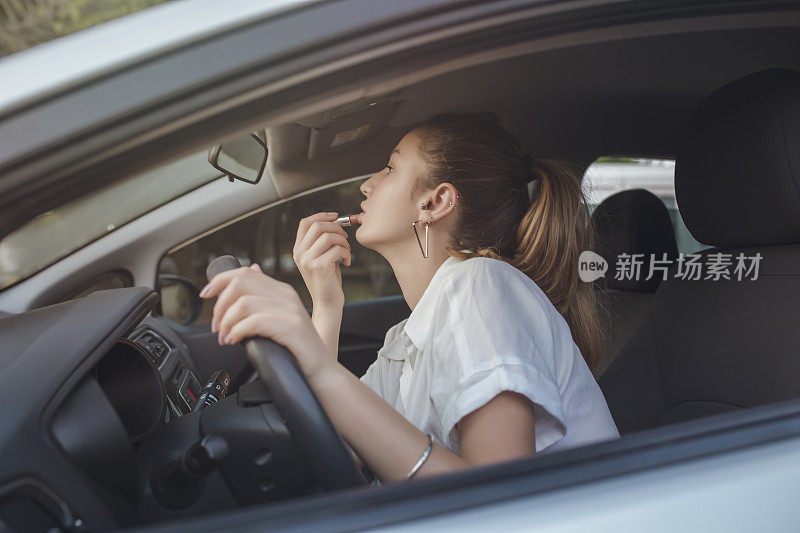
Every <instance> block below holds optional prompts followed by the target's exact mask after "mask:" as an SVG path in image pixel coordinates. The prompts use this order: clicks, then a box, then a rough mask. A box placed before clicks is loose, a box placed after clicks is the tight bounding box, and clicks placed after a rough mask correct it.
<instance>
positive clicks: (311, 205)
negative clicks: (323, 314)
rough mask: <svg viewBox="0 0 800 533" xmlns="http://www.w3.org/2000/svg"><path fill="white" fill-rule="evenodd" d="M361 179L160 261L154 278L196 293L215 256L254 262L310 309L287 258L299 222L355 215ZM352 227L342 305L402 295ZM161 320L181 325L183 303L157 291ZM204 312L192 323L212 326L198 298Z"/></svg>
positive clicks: (208, 306)
mask: <svg viewBox="0 0 800 533" xmlns="http://www.w3.org/2000/svg"><path fill="white" fill-rule="evenodd" d="M365 179H366V178H359V179H356V180H351V181H348V182H345V183H340V184H338V185H334V186H332V187H328V188H325V189H321V190H317V191H315V192H312V193H309V194H306V195H304V196H300V197H297V198H294V199H291V200H288V201H286V202H283V203H280V204H277V205H274V206H271V207H269V208H267V209H264V210H262V211H260V212H258V213H255V214H253V215H250V216H248V217H246V218H244V219H242V220H239V221H237V222H234V223H233V224H230V225H228V226H226V227H223V228H221V229H219V230H217V231H214V232H213V233H211V234H209V235H206V236H204V237H202V238H200V239H198V240H196V241H194V242H191V243H189V244H187V245H185V246H183V247H181V248H179V249H177V250H173V251H171V252H169V253H167V255H165V256H164V257H163V259H162V260H161V264H160V265H159V275H161V276H163V275H179V276H182V277H184V278H188V279H190V280H191V281H192V282H193V283H194V284H196V286H197V288H198V289H199V288H200V287H202V286H203V285H205V284H206V275H205V270H206V266H207V265H208V263H209V262H210V261H211V260H213V259H214V258H215V257H218V256H221V255H226V254H230V255H233V256H235V257H237V258H238V259H239V261H240V262H241V263H242V265H249V264H251V263H253V262H257V263H259V264H260V265H261V268H262V269H263V270H264V272H265V273H266V274H268V275H269V276H271V277H273V278H275V279H279V280H281V281H284V282H286V283H289V284H291V285H292V286H293V287H294V288H295V290H297V292H298V294H299V295H300V298H301V299H302V301H303V303H304V304H305V305H306V307H311V296H310V295H309V294H308V290H307V289H306V286H305V283H304V282H303V278H302V277H301V276H300V271H299V270H298V269H297V265H295V262H294V259H293V258H292V249H293V247H294V241H295V237H296V236H297V226H298V224H299V223H300V219H302V218H304V217H307V216H309V215H311V214H314V213H317V212H320V211H338V212H339V213H340V214H350V213H358V212H360V211H361V208H360V207H359V204H360V203H361V201H362V200H363V199H364V195H363V194H361V191H360V190H359V186H360V185H361V183H363V182H364V181H365ZM355 230H356V228H355V227H350V228H345V231H347V232H348V234H349V235H350V238H349V239H348V240H349V242H350V246H351V254H352V259H353V260H352V263H351V265H352V266H349V267H346V266H344V265H342V264H341V261H340V262H339V265H340V268H341V272H342V289H343V290H344V295H345V302H356V301H360V300H368V299H372V298H378V297H381V296H392V295H397V294H401V292H400V286H399V285H398V284H397V280H396V279H395V277H394V272H393V271H392V269H391V266H390V265H389V263H387V262H386V260H385V259H384V258H383V257H382V256H381V255H379V254H378V253H377V252H374V251H372V250H369V249H367V248H365V247H363V246H361V245H360V244H359V243H358V241H357V240H356V239H355V236H354V233H355ZM161 298H162V309H163V310H164V314H165V316H167V317H168V318H171V319H173V320H175V321H176V322H183V317H185V316H187V314H188V310H186V309H182V306H184V305H188V303H181V302H179V301H174V302H173V301H170V295H169V294H168V293H166V292H165V293H162V295H161ZM202 305H203V308H202V310H201V311H200V312H199V314H198V316H197V318H195V320H194V321H193V322H192V323H193V324H195V325H200V324H208V323H210V322H211V311H212V308H213V302H209V301H207V300H203V302H202Z"/></svg>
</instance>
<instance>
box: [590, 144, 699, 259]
mask: <svg viewBox="0 0 800 533" xmlns="http://www.w3.org/2000/svg"><path fill="white" fill-rule="evenodd" d="M583 184H584V192H585V194H586V200H587V201H588V203H589V210H590V212H594V209H595V208H596V207H597V206H598V205H599V204H600V202H602V201H603V200H605V199H606V198H608V197H609V196H611V195H612V194H616V193H618V192H620V191H623V190H626V189H645V190H648V191H650V192H651V193H653V194H655V195H656V196H657V197H658V198H659V199H660V200H661V201H662V202H664V205H665V206H666V207H667V211H669V216H670V218H671V219H672V227H673V229H674V230H675V239H676V240H677V242H678V252H679V253H680V252H682V253H684V254H688V253H695V252H697V251H699V250H702V249H704V248H708V246H707V245H705V244H701V243H699V242H697V241H696V240H695V239H694V237H692V234H691V233H689V230H688V228H687V227H686V225H685V224H684V223H683V218H682V217H681V215H680V212H679V211H678V204H677V202H676V201H675V161H674V160H671V159H648V158H629V157H600V158H598V159H597V160H595V162H594V163H592V164H591V165H589V167H588V168H587V169H586V173H585V174H584V177H583Z"/></svg>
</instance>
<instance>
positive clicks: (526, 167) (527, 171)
mask: <svg viewBox="0 0 800 533" xmlns="http://www.w3.org/2000/svg"><path fill="white" fill-rule="evenodd" d="M520 163H521V165H522V174H523V177H524V178H525V182H526V183H530V182H532V181H533V180H535V179H536V176H534V175H533V157H531V154H529V153H527V152H526V153H525V154H524V155H523V156H522V159H521V160H520Z"/></svg>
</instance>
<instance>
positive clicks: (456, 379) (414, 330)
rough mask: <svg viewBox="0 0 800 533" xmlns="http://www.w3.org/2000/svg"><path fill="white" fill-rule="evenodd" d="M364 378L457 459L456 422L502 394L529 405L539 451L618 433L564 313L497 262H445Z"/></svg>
mask: <svg viewBox="0 0 800 533" xmlns="http://www.w3.org/2000/svg"><path fill="white" fill-rule="evenodd" d="M361 381H363V382H364V383H366V384H367V385H368V386H369V387H370V388H372V389H373V390H374V391H375V392H376V393H377V394H378V395H380V396H381V397H382V398H383V399H384V400H386V401H387V402H388V403H389V404H391V405H392V406H394V408H395V409H397V411H398V412H400V414H402V415H403V416H404V417H405V418H406V419H408V420H409V421H410V422H411V423H412V424H414V425H415V426H416V427H417V428H419V429H420V430H421V431H423V432H424V433H431V434H432V435H433V437H434V439H435V441H436V442H438V443H439V444H441V445H442V446H444V447H446V448H447V449H449V450H451V451H452V452H454V453H457V454H458V453H460V446H459V441H458V431H457V430H456V423H457V422H458V421H459V420H460V419H461V418H462V417H463V416H465V415H467V414H469V413H470V412H472V411H474V410H475V409H477V408H479V407H481V406H483V405H484V404H486V403H487V402H488V401H489V400H491V399H492V398H493V397H495V396H496V395H497V394H499V393H500V392H502V391H506V390H508V391H514V392H518V393H520V394H524V395H525V396H527V397H528V398H530V400H531V401H532V402H533V403H534V434H535V443H536V453H542V452H547V453H549V452H552V451H556V450H563V449H566V448H572V447H575V446H580V445H584V444H588V443H591V442H596V441H602V440H609V439H614V438H618V437H619V432H618V431H617V427H616V425H615V424H614V420H613V419H612V417H611V413H610V412H609V410H608V406H607V405H606V401H605V398H604V397H603V394H602V392H601V391H600V387H599V386H598V385H597V382H596V381H595V379H594V376H593V375H592V373H591V371H590V370H589V367H588V366H587V365H586V362H585V361H584V359H583V357H582V356H581V353H580V350H579V349H578V346H577V345H576V344H575V342H574V341H573V339H572V334H571V332H570V329H569V326H568V325H567V322H566V320H564V317H562V316H561V314H560V313H559V312H558V311H557V310H556V308H555V307H553V304H552V303H551V302H550V300H549V299H548V298H547V296H546V295H545V293H544V292H543V291H542V290H541V289H540V288H539V286H538V285H536V283H535V282H534V281H533V280H531V279H530V278H529V277H528V276H526V275H525V274H524V273H522V272H521V271H520V270H518V269H516V268H514V267H513V266H512V265H510V264H508V263H505V262H503V261H499V260H497V259H491V258H486V257H473V258H470V259H467V260H461V259H458V258H455V257H449V258H448V259H447V260H445V261H444V263H443V264H442V265H441V266H440V267H439V269H438V270H437V271H436V273H435V274H434V276H433V278H432V279H431V282H430V284H429V285H428V287H427V288H426V289H425V292H424V293H423V295H422V298H421V299H420V301H419V303H418V304H417V306H416V307H415V308H414V310H413V311H412V312H411V315H410V316H409V317H408V318H407V319H405V320H403V321H402V322H400V323H398V324H396V325H394V326H392V327H391V328H390V329H389V331H388V332H387V333H386V338H385V340H384V345H383V347H382V348H381V349H380V350H379V351H378V357H377V359H376V360H375V362H374V363H373V364H372V365H371V366H370V367H369V368H368V369H367V371H366V373H365V374H364V376H362V377H361Z"/></svg>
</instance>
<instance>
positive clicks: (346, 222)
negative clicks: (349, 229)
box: [336, 215, 361, 227]
mask: <svg viewBox="0 0 800 533" xmlns="http://www.w3.org/2000/svg"><path fill="white" fill-rule="evenodd" d="M336 223H337V224H339V225H340V226H342V227H346V226H355V225H358V224H360V223H361V222H360V221H359V220H358V215H345V216H343V217H339V218H337V219H336Z"/></svg>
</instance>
